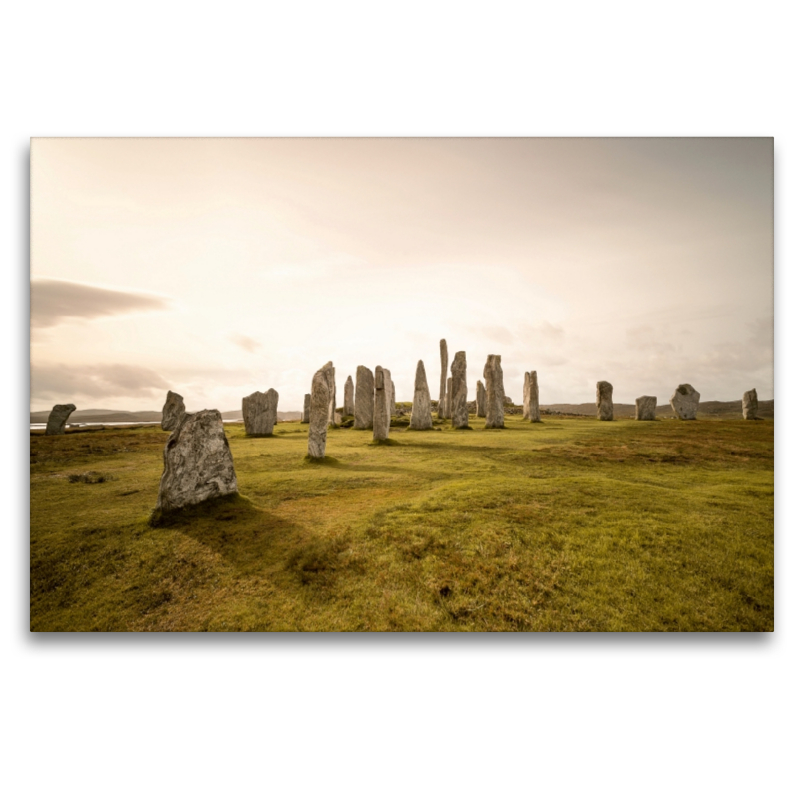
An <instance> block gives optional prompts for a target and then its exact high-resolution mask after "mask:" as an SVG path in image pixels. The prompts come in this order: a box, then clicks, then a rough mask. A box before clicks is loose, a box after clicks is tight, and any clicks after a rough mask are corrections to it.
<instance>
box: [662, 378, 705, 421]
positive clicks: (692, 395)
mask: <svg viewBox="0 0 800 800" xmlns="http://www.w3.org/2000/svg"><path fill="white" fill-rule="evenodd" d="M669 404H670V405H671V406H672V410H673V411H674V412H675V416H676V417H677V418H678V419H697V406H698V405H700V392H698V391H697V390H696V389H695V388H694V386H692V385H691V384H690V383H682V384H681V385H680V386H679V387H678V388H677V389H676V390H675V394H673V395H672V397H671V398H670V400H669Z"/></svg>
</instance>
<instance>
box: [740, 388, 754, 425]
mask: <svg viewBox="0 0 800 800" xmlns="http://www.w3.org/2000/svg"><path fill="white" fill-rule="evenodd" d="M742 416H743V417H744V418H745V419H758V394H757V393H756V390H755V389H751V390H750V391H749V392H745V393H744V395H742Z"/></svg>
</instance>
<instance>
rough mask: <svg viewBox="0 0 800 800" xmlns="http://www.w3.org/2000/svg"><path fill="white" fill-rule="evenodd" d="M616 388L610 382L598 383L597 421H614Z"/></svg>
mask: <svg viewBox="0 0 800 800" xmlns="http://www.w3.org/2000/svg"><path fill="white" fill-rule="evenodd" d="M613 393H614V387H613V386H612V385H611V384H610V383H609V382H608V381H598V382H597V419H599V420H603V421H604V422H611V421H612V420H613V419H614V401H613V399H612V395H613Z"/></svg>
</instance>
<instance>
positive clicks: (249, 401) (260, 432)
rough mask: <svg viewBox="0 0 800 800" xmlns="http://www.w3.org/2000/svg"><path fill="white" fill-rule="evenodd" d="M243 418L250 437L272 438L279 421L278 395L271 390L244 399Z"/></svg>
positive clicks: (255, 393) (245, 430)
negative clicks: (273, 430)
mask: <svg viewBox="0 0 800 800" xmlns="http://www.w3.org/2000/svg"><path fill="white" fill-rule="evenodd" d="M242 418H243V419H244V432H245V433H246V434H247V435H248V436H271V435H272V429H273V428H274V427H275V423H276V422H277V421H278V393H277V392H276V391H275V390H274V389H270V390H269V391H266V392H253V393H252V394H249V395H247V397H243V398H242Z"/></svg>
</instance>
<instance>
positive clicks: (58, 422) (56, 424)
mask: <svg viewBox="0 0 800 800" xmlns="http://www.w3.org/2000/svg"><path fill="white" fill-rule="evenodd" d="M74 410H75V406H74V405H72V403H67V404H66V405H58V406H53V410H52V411H51V412H50V416H49V417H48V418H47V427H46V428H45V431H44V433H45V436H58V435H60V434H62V433H64V430H65V429H66V427H67V420H68V419H69V415H70V414H71V413H72V412H73V411H74Z"/></svg>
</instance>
